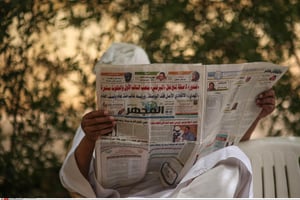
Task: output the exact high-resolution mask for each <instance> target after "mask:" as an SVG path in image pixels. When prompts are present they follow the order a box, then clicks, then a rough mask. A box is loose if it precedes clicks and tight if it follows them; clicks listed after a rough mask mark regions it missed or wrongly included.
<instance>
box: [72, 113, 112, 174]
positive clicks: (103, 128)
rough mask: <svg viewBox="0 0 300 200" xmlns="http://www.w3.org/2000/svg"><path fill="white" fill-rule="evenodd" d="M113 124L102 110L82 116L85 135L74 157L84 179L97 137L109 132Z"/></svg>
mask: <svg viewBox="0 0 300 200" xmlns="http://www.w3.org/2000/svg"><path fill="white" fill-rule="evenodd" d="M114 125H115V122H114V118H113V117H112V116H109V115H108V112H107V111H103V110H97V111H92V112H90V113H88V114H86V115H85V116H84V117H83V118H82V122H81V128H82V130H83V132H84V133H85V136H84V137H83V138H82V140H81V142H80V143H79V145H78V147H77V149H76V150H75V159H76V162H77V165H78V168H79V170H80V172H81V173H82V175H83V176H84V177H85V178H86V179H88V174H89V169H90V163H91V159H92V156H93V152H94V148H95V143H96V141H97V139H98V137H99V136H101V135H106V134H108V133H111V132H112V130H113V127H114Z"/></svg>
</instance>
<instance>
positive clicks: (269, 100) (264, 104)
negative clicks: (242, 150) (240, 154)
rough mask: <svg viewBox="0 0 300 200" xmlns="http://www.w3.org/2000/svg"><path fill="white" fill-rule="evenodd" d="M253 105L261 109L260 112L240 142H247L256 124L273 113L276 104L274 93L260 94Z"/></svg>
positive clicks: (271, 90)
mask: <svg viewBox="0 0 300 200" xmlns="http://www.w3.org/2000/svg"><path fill="white" fill-rule="evenodd" d="M255 103H256V105H257V106H259V107H261V108H262V110H261V112H260V113H259V115H258V117H257V118H256V119H255V121H254V122H253V123H252V124H251V126H250V128H249V129H248V130H247V132H246V133H245V135H244V136H243V137H242V139H241V141H246V140H249V139H250V137H251V135H252V133H253V131H254V129H255V128H256V126H257V124H258V122H259V121H260V120H261V119H262V118H264V117H266V116H267V115H269V114H271V113H272V112H273V111H274V109H275V104H276V96H275V91H274V90H273V89H269V90H266V91H264V92H262V93H261V94H259V95H258V97H257V98H256V101H255Z"/></svg>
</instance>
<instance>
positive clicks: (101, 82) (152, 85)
mask: <svg viewBox="0 0 300 200" xmlns="http://www.w3.org/2000/svg"><path fill="white" fill-rule="evenodd" d="M95 71H96V76H97V104H98V108H99V109H106V110H108V111H110V114H111V115H113V116H114V117H115V119H116V126H115V130H114V131H113V133H112V134H111V135H110V136H107V137H101V139H100V140H99V141H98V142H97V145H96V165H98V166H97V167H96V168H97V169H99V170H97V172H96V173H97V178H98V179H99V180H100V181H101V183H102V184H103V185H104V186H105V187H110V188H117V187H121V186H125V185H129V184H132V183H134V182H137V181H139V180H141V179H142V178H143V177H144V176H145V174H146V173H153V172H157V174H159V175H161V179H162V182H163V183H165V184H166V185H173V184H175V183H176V182H178V181H179V178H180V177H181V176H182V175H181V174H180V172H181V170H182V169H183V168H184V167H187V163H191V162H193V160H195V157H193V156H191V154H192V152H193V151H194V149H195V148H194V147H195V146H196V145H195V144H196V143H197V144H200V138H201V137H200V133H201V132H202V128H203V127H202V126H201V124H202V120H203V114H204V112H203V107H204V105H203V104H204V94H205V90H206V88H205V68H203V67H202V65H201V64H184V65H182V64H181V65H178V64H151V65H131V66H126V65H122V66H120V65H119V66H112V65H98V66H96V67H95ZM110 144H111V145H110ZM145 151H146V152H147V153H145ZM195 156H196V155H195ZM126 162H127V163H126ZM125 163H126V164H125ZM133 165H135V167H134V174H133V171H132V170H133V168H132V166H133ZM100 166H101V167H100ZM161 166H164V167H162V168H161ZM136 168H139V169H138V170H137V169H136ZM160 172H161V173H160ZM117 179H118V180H122V181H117Z"/></svg>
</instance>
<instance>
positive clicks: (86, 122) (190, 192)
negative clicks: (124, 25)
mask: <svg viewBox="0 0 300 200" xmlns="http://www.w3.org/2000/svg"><path fill="white" fill-rule="evenodd" d="M99 62H101V63H105V64H116V65H118V64H149V63H150V62H149V59H148V56H147V54H146V53H145V52H144V50H143V49H141V48H140V47H137V46H135V45H132V44H124V43H117V44H113V45H112V46H111V47H110V48H109V49H108V50H107V52H105V54H104V55H103V56H102V58H101V60H100V61H99ZM257 105H258V106H259V107H261V108H262V111H261V113H260V114H259V116H258V117H257V119H256V120H255V122H254V123H253V124H252V125H251V127H250V128H249V129H248V131H247V132H246V134H245V137H244V138H243V140H247V139H249V138H250V136H251V134H252V132H253V130H254V128H255V126H256V125H257V123H258V122H259V120H260V119H261V118H262V117H265V116H266V115H268V114H270V113H271V112H272V111H273V110H274V108H275V94H274V91H273V90H268V91H265V92H263V93H261V95H260V96H258V99H257ZM114 126H115V120H114V118H113V117H112V116H110V115H109V112H108V111H106V110H94V111H91V112H89V113H87V114H86V115H84V116H83V118H82V121H81V125H80V126H79V128H78V130H77V132H76V135H75V136H74V140H73V143H72V147H71V149H70V151H69V153H68V155H67V156H66V158H65V161H64V163H63V165H62V168H61V170H60V180H61V183H62V184H63V186H64V187H65V188H66V189H67V190H69V191H70V193H76V194H79V195H80V196H83V197H89V198H95V197H101V198H105V197H146V198H149V197H171V198H173V197H180V198H195V197H196V198H199V197H202V198H204V197H214V198H218V197H223V198H225V197H252V195H253V194H252V175H251V164H250V161H249V159H248V158H247V156H246V155H245V154H244V153H243V152H242V151H241V150H240V149H239V148H238V147H236V146H229V147H226V148H222V149H221V150H219V151H216V152H213V153H211V154H209V155H207V156H205V157H202V158H200V159H198V161H197V162H196V163H195V164H194V165H193V166H192V168H191V169H190V170H189V171H188V172H187V174H186V176H184V177H183V179H182V182H181V183H180V184H179V185H177V187H176V188H168V187H165V186H162V185H161V184H160V183H161V182H160V179H159V178H158V177H157V176H156V175H155V176H151V174H149V175H147V176H146V177H145V178H144V179H143V180H142V181H140V182H139V183H137V184H134V185H130V186H127V187H123V188H104V187H103V186H102V185H101V183H100V182H99V181H98V180H97V178H96V174H95V171H96V170H95V169H94V161H95V158H94V157H93V155H94V148H95V143H96V141H97V139H98V138H99V137H101V136H102V135H106V134H109V133H111V132H112V130H113V128H114ZM223 182H225V183H226V184H223Z"/></svg>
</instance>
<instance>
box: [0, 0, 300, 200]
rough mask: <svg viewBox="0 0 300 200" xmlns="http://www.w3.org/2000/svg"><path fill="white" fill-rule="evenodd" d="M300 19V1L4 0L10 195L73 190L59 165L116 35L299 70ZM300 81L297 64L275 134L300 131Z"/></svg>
mask: <svg viewBox="0 0 300 200" xmlns="http://www.w3.org/2000/svg"><path fill="white" fill-rule="evenodd" d="M299 17H300V2H299V1H296V0H275V1H259V0H228V1H218V0H179V1H168V0H152V1H142V0H113V1H107V0H102V1H101V0H81V1H79V0H77V1H76V0H69V1H63V0H52V1H50V0H49V1H47V0H45V1H33V0H22V1H21V0H0V24H1V29H0V112H1V127H0V141H1V143H0V196H1V197H68V192H67V191H66V190H64V189H63V188H62V186H61V184H60V182H59V178H58V172H59V168H60V166H61V163H62V161H63V157H64V155H65V153H66V152H67V148H68V146H69V143H70V141H71V139H72V136H73V135H74V133H75V130H76V128H77V126H78V124H79V123H80V117H81V116H82V114H83V113H84V112H85V111H86V110H87V109H91V108H95V96H94V94H95V90H94V88H95V87H94V86H95V77H94V74H93V72H92V70H93V69H92V68H93V65H94V62H95V59H96V58H98V57H100V56H101V54H102V53H103V52H104V51H105V50H106V49H107V48H108V46H109V45H110V44H111V43H112V42H131V43H134V44H137V45H139V46H141V47H143V48H144V49H146V51H147V53H148V54H149V56H150V59H151V61H152V62H173V63H200V62H201V63H204V64H211V63H240V62H253V61H269V62H274V63H277V64H284V65H292V66H293V67H294V69H299V64H300V61H299V54H297V52H298V51H299V30H300V28H299V27H300V23H299V22H300V21H299ZM73 34H75V35H76V39H75V40H74V39H73V40H72V41H71V44H72V46H71V48H70V47H69V48H68V42H67V41H68V39H69V38H70V36H71V35H73ZM74 77H75V78H74ZM66 82H67V84H65V83H66ZM66 85H68V86H69V87H66ZM299 89H300V88H299V84H298V76H297V75H295V74H292V73H291V71H289V72H288V73H287V74H286V75H285V76H284V77H283V79H282V80H281V81H280V83H279V84H278V85H276V87H275V90H276V93H277V96H278V100H277V104H278V107H277V109H276V112H274V114H273V115H272V116H271V119H272V124H271V125H269V127H267V128H268V129H269V135H276V136H280V135H284V134H286V132H288V133H289V134H291V135H298V136H299V135H300V125H299V123H298V121H299V113H300V101H299ZM70 90H71V91H73V92H74V94H75V95H69V96H68V95H66V94H68V92H69V91H70ZM73 102H74V103H73ZM278 123H282V126H283V128H280V129H278V128H277V129H276V126H275V124H278ZM284 130H285V131H286V132H284Z"/></svg>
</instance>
